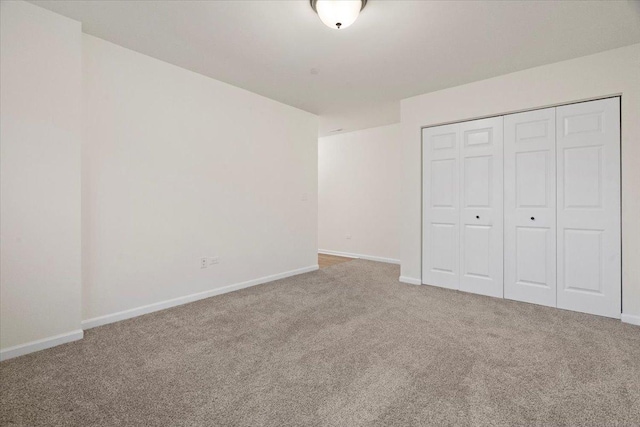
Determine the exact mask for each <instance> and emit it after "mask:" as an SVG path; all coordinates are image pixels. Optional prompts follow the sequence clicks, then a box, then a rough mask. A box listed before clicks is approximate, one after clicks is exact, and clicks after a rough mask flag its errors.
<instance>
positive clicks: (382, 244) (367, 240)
mask: <svg viewBox="0 0 640 427" xmlns="http://www.w3.org/2000/svg"><path fill="white" fill-rule="evenodd" d="M400 130H401V129H400V125H399V124H394V125H388V126H381V127H377V128H371V129H366V130H361V131H356V132H350V133H344V134H340V135H336V136H328V137H324V138H319V139H318V187H319V188H318V242H319V243H318V244H319V247H320V250H325V251H334V252H343V253H349V254H354V255H365V256H367V257H374V258H375V257H377V258H384V259H386V260H388V261H396V262H397V261H398V260H399V259H400V186H401V164H400V160H401V156H402V146H401V144H400V142H401V141H400V137H401V133H400ZM347 235H350V236H351V238H350V239H347Z"/></svg>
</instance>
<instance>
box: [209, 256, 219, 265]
mask: <svg viewBox="0 0 640 427" xmlns="http://www.w3.org/2000/svg"><path fill="white" fill-rule="evenodd" d="M213 264H220V258H219V257H217V256H214V257H211V258H209V265H213Z"/></svg>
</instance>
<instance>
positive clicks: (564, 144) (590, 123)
mask: <svg viewBox="0 0 640 427" xmlns="http://www.w3.org/2000/svg"><path fill="white" fill-rule="evenodd" d="M556 153H557V168H558V171H557V178H558V187H557V188H558V190H557V192H558V197H557V205H558V209H557V227H558V239H557V244H558V265H557V268H558V301H557V306H558V308H564V309H568V310H574V311H582V312H585V313H592V314H599V315H602V316H609V317H615V318H620V313H621V301H620V298H621V247H620V245H621V241H620V239H621V237H620V236H621V230H620V101H619V98H609V99H603V100H599V101H592V102H583V103H580V104H572V105H565V106H562V107H557V108H556Z"/></svg>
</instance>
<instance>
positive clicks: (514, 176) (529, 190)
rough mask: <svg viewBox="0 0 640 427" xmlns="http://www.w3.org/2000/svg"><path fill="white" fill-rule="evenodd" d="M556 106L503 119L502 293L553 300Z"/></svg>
mask: <svg viewBox="0 0 640 427" xmlns="http://www.w3.org/2000/svg"><path fill="white" fill-rule="evenodd" d="M555 120H556V118H555V109H554V108H547V109H544V110H536V111H528V112H525V113H519V114H511V115H508V116H505V118H504V296H505V298H508V299H514V300H518V301H525V302H530V303H535V304H542V305H547V306H552V307H555V305H556V168H555Z"/></svg>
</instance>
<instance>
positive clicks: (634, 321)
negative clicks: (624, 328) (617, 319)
mask: <svg viewBox="0 0 640 427" xmlns="http://www.w3.org/2000/svg"><path fill="white" fill-rule="evenodd" d="M621 320H622V321H623V322H624V323H629V324H631V325H638V326H640V316H636V315H635V314H624V313H622V316H621Z"/></svg>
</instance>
